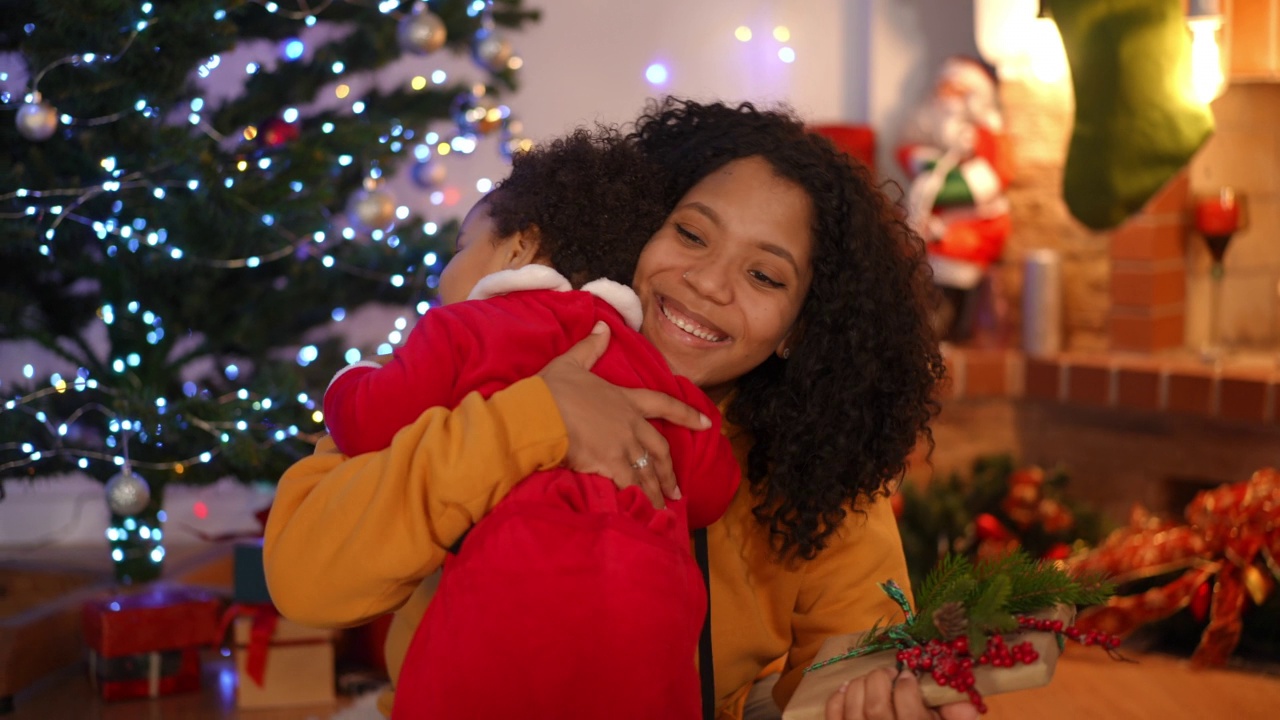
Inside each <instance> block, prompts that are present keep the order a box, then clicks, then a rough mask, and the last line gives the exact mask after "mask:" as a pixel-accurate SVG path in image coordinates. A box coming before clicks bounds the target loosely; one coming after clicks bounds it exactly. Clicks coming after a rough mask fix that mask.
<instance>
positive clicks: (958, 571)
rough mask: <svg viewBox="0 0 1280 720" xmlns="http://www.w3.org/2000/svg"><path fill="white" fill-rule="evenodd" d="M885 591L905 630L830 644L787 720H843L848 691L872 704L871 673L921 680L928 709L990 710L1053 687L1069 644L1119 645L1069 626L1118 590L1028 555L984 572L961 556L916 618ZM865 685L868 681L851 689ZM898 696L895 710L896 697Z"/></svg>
mask: <svg viewBox="0 0 1280 720" xmlns="http://www.w3.org/2000/svg"><path fill="white" fill-rule="evenodd" d="M881 587H882V588H883V589H884V591H885V592H886V593H888V594H889V596H890V597H892V598H894V600H896V601H897V602H898V604H899V605H900V606H901V607H902V609H903V613H904V615H905V620H904V622H901V623H898V624H896V625H891V626H887V627H884V626H880V625H877V626H876V627H873V628H872V629H871V630H869V631H867V632H865V633H858V634H854V635H843V636H836V637H832V638H830V639H828V640H827V642H826V643H825V644H824V645H823V647H822V649H821V650H820V651H819V653H818V661H817V662H815V663H814V664H813V665H812V666H810V667H809V668H808V670H807V671H806V675H805V678H804V680H803V681H801V683H800V686H799V688H797V690H796V694H795V696H794V697H793V698H792V700H791V703H790V704H788V706H787V709H786V712H785V713H784V714H783V718H784V719H785V720H806V719H809V718H812V719H815V720H816V719H818V718H823V717H824V716H825V717H833V716H834V717H840V715H839V714H835V715H832V714H831V713H830V712H828V707H829V705H830V704H834V703H836V702H837V701H836V700H835V699H834V698H833V697H832V695H833V693H838V692H839V691H840V688H841V687H844V693H845V696H846V697H845V704H846V705H848V704H850V702H851V700H850V698H849V696H848V693H849V692H851V691H852V692H855V693H865V694H867V696H868V697H869V696H870V693H872V691H873V690H874V689H875V686H876V685H877V684H878V683H880V681H879V680H876V679H873V678H870V677H868V676H869V674H871V673H875V672H876V671H878V670H882V669H885V668H887V669H890V670H893V671H894V672H895V673H896V672H898V671H906V672H909V673H911V674H912V675H915V676H918V677H919V678H920V685H919V694H920V696H921V697H923V699H924V704H925V705H927V706H930V707H938V706H942V705H946V704H949V703H956V702H962V701H964V700H966V699H967V700H968V701H969V702H971V703H972V704H973V705H974V706H975V707H976V708H977V710H978V712H985V710H986V706H985V704H984V702H983V697H984V696H985V695H990V694H994V693H1001V692H1009V691H1011V690H1020V689H1024V688H1031V687H1037V686H1040V685H1044V684H1046V683H1048V682H1049V679H1050V678H1051V677H1052V675H1053V668H1054V664H1055V663H1056V661H1057V657H1058V653H1059V652H1060V650H1061V646H1062V643H1063V642H1064V639H1066V638H1069V639H1073V640H1076V641H1078V642H1080V643H1082V644H1085V645H1102V646H1103V647H1105V648H1107V649H1108V650H1114V648H1115V647H1116V646H1117V645H1118V644H1119V643H1118V641H1117V640H1116V639H1115V638H1113V637H1111V636H1109V635H1106V634H1105V633H1097V632H1089V633H1084V632H1081V631H1079V630H1078V629H1076V628H1074V627H1072V626H1071V619H1072V617H1073V616H1074V612H1075V611H1074V606H1075V605H1077V604H1086V605H1087V604H1095V603H1098V602H1102V601H1103V600H1105V599H1106V597H1107V596H1108V595H1109V594H1110V592H1111V590H1110V588H1109V587H1108V586H1106V585H1105V584H1104V583H1102V582H1101V581H1100V580H1099V579H1098V578H1096V577H1092V576H1091V577H1087V578H1083V579H1078V578H1075V577H1072V576H1070V575H1068V574H1066V573H1065V572H1063V571H1062V570H1060V569H1058V568H1057V567H1056V566H1054V565H1052V564H1050V563H1041V562H1037V561H1035V560H1032V559H1031V558H1030V557H1028V556H1027V555H1026V554H1025V553H1021V552H1017V553H1013V554H1010V555H1008V556H1005V557H1000V558H995V559H991V560H986V561H982V562H980V563H978V564H977V565H974V564H972V563H971V562H970V561H969V560H968V559H966V558H963V557H956V556H952V557H948V558H946V559H944V560H943V561H942V563H941V564H940V565H939V566H938V567H937V568H936V569H935V570H934V571H933V572H932V573H931V574H930V575H929V577H928V578H926V580H925V582H924V583H923V584H922V586H921V588H920V596H919V606H918V607H919V611H918V612H913V611H912V609H911V606H910V603H909V602H908V601H907V598H906V594H905V593H903V592H902V590H901V589H900V588H898V586H897V585H895V584H893V583H892V582H888V583H883V584H882V585H881ZM860 678H866V679H864V680H860V681H859V682H857V684H856V685H855V684H853V683H850V685H847V686H846V685H844V683H846V682H849V681H852V680H857V679H860ZM885 679H887V675H886V676H885ZM881 684H882V683H881ZM882 691H883V688H881V695H880V696H877V698H876V699H877V701H878V702H879V701H880V700H879V698H880V697H882V695H883V692H882ZM893 692H894V701H895V705H894V706H895V708H896V707H898V703H897V693H898V692H899V691H898V690H897V689H894V691H893ZM853 700H855V701H856V700H857V698H856V697H855V698H853ZM861 702H862V703H864V704H865V702H866V700H865V699H863V700H861ZM855 704H856V703H855ZM948 715H950V713H948ZM846 717H857V716H856V715H852V716H850V715H846Z"/></svg>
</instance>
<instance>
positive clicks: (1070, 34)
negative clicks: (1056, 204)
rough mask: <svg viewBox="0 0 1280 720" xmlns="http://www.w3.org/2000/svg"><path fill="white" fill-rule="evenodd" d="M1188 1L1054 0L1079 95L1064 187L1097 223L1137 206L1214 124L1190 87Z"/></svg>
mask: <svg viewBox="0 0 1280 720" xmlns="http://www.w3.org/2000/svg"><path fill="white" fill-rule="evenodd" d="M1182 3H1183V0H1048V6H1049V8H1050V11H1051V12H1052V14H1053V19H1054V21H1055V22H1056V23H1057V24H1058V30H1059V31H1060V32H1061V33H1062V42H1063V45H1065V46H1066V49H1067V60H1068V61H1069V62H1070V64H1071V82H1072V85H1073V87H1074V89H1075V101H1076V117H1075V127H1074V129H1073V131H1072V134H1071V144H1070V146H1069V148H1068V150H1067V166H1066V169H1065V171H1064V176H1063V191H1062V194H1063V198H1064V199H1065V200H1066V203H1067V208H1068V209H1070V211H1071V214H1072V215H1074V216H1075V217H1076V218H1077V219H1079V220H1080V222H1082V223H1084V224H1085V225H1088V226H1089V227H1091V228H1094V229H1096V230H1100V229H1104V228H1109V227H1114V226H1116V225H1119V224H1120V223H1121V222H1122V221H1123V220H1124V219H1125V218H1126V217H1128V216H1129V215H1131V214H1133V213H1134V212H1136V211H1137V210H1139V209H1140V208H1141V207H1142V205H1143V204H1144V203H1145V202H1146V201H1147V200H1148V199H1149V198H1150V197H1151V196H1152V195H1154V194H1155V193H1156V191H1157V190H1159V189H1160V187H1161V186H1162V185H1164V183H1165V182H1167V181H1168V180H1169V179H1170V178H1171V177H1173V176H1174V174H1176V173H1177V172H1178V171H1179V170H1180V169H1181V168H1183V167H1185V166H1186V164H1187V162H1188V161H1189V160H1190V159H1191V156H1192V155H1193V154H1194V153H1195V151H1196V150H1197V149H1198V148H1199V147H1200V145H1201V144H1203V143H1204V141H1205V140H1207V139H1208V138H1209V135H1210V134H1212V132H1213V115H1212V114H1211V113H1210V111H1209V107H1208V106H1207V105H1206V104H1204V103H1200V102H1197V101H1196V100H1195V99H1194V96H1193V94H1192V92H1191V71H1190V70H1191V40H1190V36H1189V35H1188V31H1187V25H1186V21H1185V19H1184V17H1183V12H1182Z"/></svg>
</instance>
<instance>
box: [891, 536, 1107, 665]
mask: <svg viewBox="0 0 1280 720" xmlns="http://www.w3.org/2000/svg"><path fill="white" fill-rule="evenodd" d="M1112 593H1113V589H1112V587H1111V586H1110V585H1109V584H1107V583H1106V582H1104V581H1103V580H1102V578H1101V576H1099V575H1088V576H1083V577H1073V576H1072V575H1070V574H1068V573H1066V572H1065V571H1063V570H1062V569H1060V568H1059V567H1058V566H1057V565H1056V564H1054V563H1052V562H1046V561H1038V560H1034V559H1032V558H1031V556H1029V555H1027V554H1026V553H1025V552H1022V551H1021V550H1019V551H1016V552H1013V553H1010V554H1008V555H1005V556H1001V557H998V558H993V559H989V560H983V561H980V562H978V563H976V564H975V563H973V562H972V561H971V560H969V559H968V558H967V557H965V556H963V555H948V556H946V557H944V558H943V559H942V561H941V562H940V563H939V565H938V567H937V568H935V569H934V570H933V571H932V572H930V573H929V575H928V577H926V578H925V581H924V583H923V584H922V585H921V586H920V594H919V595H918V596H917V597H916V612H915V613H914V615H913V616H912V617H910V618H909V619H908V620H907V622H906V627H905V630H906V634H907V635H909V636H910V637H912V638H913V639H915V641H916V642H917V643H921V644H923V643H926V642H928V641H930V640H933V639H935V638H942V633H941V631H940V630H939V628H938V627H937V625H936V624H935V623H934V621H933V618H934V613H936V612H937V611H938V610H939V609H941V608H943V606H946V605H948V604H950V603H958V604H959V605H960V606H962V607H963V608H964V609H965V610H966V611H967V617H968V621H969V625H968V630H967V633H968V635H969V642H970V644H971V646H972V647H974V648H981V647H983V646H984V645H985V644H986V643H985V638H986V636H988V635H993V634H1001V633H1007V632H1012V631H1013V630H1016V629H1017V627H1018V620H1017V617H1016V616H1017V615H1025V614H1029V613H1034V612H1038V611H1040V610H1045V609H1048V608H1051V607H1053V606H1055V605H1096V604H1099V603H1102V602H1104V601H1106V599H1107V598H1108V597H1110V596H1111V595H1112ZM875 637H876V636H875V635H870V634H869V635H868V636H867V642H873V641H874V640H875Z"/></svg>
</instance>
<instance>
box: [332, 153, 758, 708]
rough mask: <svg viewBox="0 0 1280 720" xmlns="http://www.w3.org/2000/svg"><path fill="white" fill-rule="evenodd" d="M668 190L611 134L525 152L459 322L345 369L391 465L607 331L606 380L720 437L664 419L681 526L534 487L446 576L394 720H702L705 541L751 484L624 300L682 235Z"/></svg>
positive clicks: (367, 446)
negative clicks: (402, 434)
mask: <svg viewBox="0 0 1280 720" xmlns="http://www.w3.org/2000/svg"><path fill="white" fill-rule="evenodd" d="M658 187H661V182H660V177H659V176H658V173H657V172H656V171H655V170H653V169H651V166H650V165H649V164H648V163H647V161H646V160H645V159H644V158H643V157H642V156H641V155H640V154H639V153H638V152H637V151H636V150H635V149H634V148H633V147H632V146H630V145H629V144H627V143H625V142H624V141H623V140H621V139H619V138H618V137H616V136H615V135H613V134H609V133H599V134H595V135H592V134H589V133H587V132H585V131H578V132H577V133H575V134H573V135H571V136H569V137H567V138H565V139H563V140H559V141H556V142H554V143H551V144H550V145H549V146H546V147H543V148H538V149H535V150H533V151H531V152H529V153H525V154H522V155H520V156H517V158H516V159H515V160H514V162H513V167H512V171H511V176H510V177H509V178H508V179H507V180H505V181H504V182H503V183H502V184H501V185H500V186H499V187H498V188H497V189H496V190H494V191H493V192H491V193H490V194H489V195H488V196H486V197H485V198H484V199H482V200H481V201H480V202H479V203H477V204H476V206H475V207H473V208H472V209H471V212H470V213H468V215H467V217H466V219H465V220H464V221H463V225H462V228H461V230H460V232H459V235H458V249H457V254H456V255H455V256H454V257H453V259H452V260H451V261H450V263H449V265H448V266H447V267H446V268H445V270H444V272H443V273H442V275H441V279H440V297H441V299H442V300H443V301H444V303H445V306H444V307H441V308H437V309H433V310H431V311H430V312H428V313H427V314H426V315H424V316H423V318H422V319H421V320H420V321H419V323H418V325H417V326H416V327H415V328H414V329H413V331H412V332H411V333H410V335H409V337H408V338H407V340H406V341H405V344H404V346H403V347H401V348H400V349H398V350H397V351H396V353H395V355H394V357H393V358H392V359H391V361H390V362H389V363H388V364H387V365H386V366H382V367H380V366H378V365H377V364H374V363H356V364H355V365H353V366H350V367H348V368H345V369H344V370H343V371H341V372H339V373H338V375H337V376H335V378H334V380H333V382H332V383H331V385H330V387H329V390H328V391H327V392H326V394H325V401H324V412H325V418H326V421H327V423H328V425H329V429H330V432H331V433H332V435H333V438H334V441H335V442H336V443H337V445H338V447H339V448H340V449H341V450H342V451H343V452H344V453H345V454H348V455H350V454H356V453H363V452H369V451H372V450H377V449H381V448H384V447H386V446H387V445H388V444H389V443H390V440H391V437H392V436H393V435H394V434H395V433H396V432H397V431H398V430H399V429H400V428H402V427H404V426H406V425H408V424H410V423H411V422H413V421H414V420H415V419H416V418H417V417H418V415H419V414H421V412H422V411H423V410H425V409H427V408H428V407H432V406H437V405H444V406H449V407H453V406H455V405H457V403H458V402H460V401H461V400H462V398H463V397H464V396H465V395H466V394H467V393H470V392H475V391H478V392H480V393H482V394H484V395H486V396H487V395H489V394H491V393H493V392H496V391H497V390H499V389H501V388H503V387H505V386H507V385H508V384H510V383H512V382H515V381H516V380H519V379H522V378H525V377H528V376H530V375H533V374H535V373H537V372H538V371H539V370H541V369H542V367H543V366H545V365H546V364H547V363H548V362H549V361H551V360H552V359H554V358H555V357H557V356H559V355H560V354H562V353H564V352H565V351H566V350H568V349H569V348H570V347H572V346H573V345H574V344H575V343H577V342H578V341H580V340H581V339H582V338H584V337H586V335H587V334H588V333H589V332H591V331H592V328H593V327H594V326H595V325H596V324H597V323H598V322H601V321H603V322H604V323H606V324H608V326H609V330H610V332H611V333H612V339H611V342H610V344H609V348H608V350H607V351H606V352H605V354H604V356H603V357H601V359H600V360H599V361H598V362H597V363H596V364H595V366H594V368H593V372H596V373H597V374H599V375H601V376H602V377H604V378H605V379H607V380H609V381H611V382H613V383H616V384H621V385H626V386H629V387H645V388H651V389H655V390H659V391H661V392H665V393H668V394H671V395H674V396H675V397H677V398H678V399H681V400H683V401H685V402H687V403H689V404H691V405H693V406H694V407H696V408H697V409H699V410H700V411H701V412H703V413H704V414H705V415H707V416H708V417H710V418H712V419H713V426H712V428H711V429H710V430H706V431H701V432H693V431H689V430H685V429H683V428H680V427H676V426H673V425H669V424H666V423H655V426H656V427H657V429H658V430H659V431H660V432H661V433H662V434H663V436H664V438H665V439H666V440H667V442H668V443H669V445H670V450H671V457H672V464H673V468H674V470H675V473H676V476H677V479H678V481H679V487H680V496H681V497H680V499H676V500H671V501H669V502H668V504H667V506H666V508H665V509H663V510H655V509H654V507H653V506H652V505H651V504H650V502H649V501H648V500H647V499H646V498H645V496H644V495H643V494H642V493H641V491H640V490H639V488H637V487H628V488H626V489H624V490H621V491H619V490H617V489H616V488H615V487H614V485H613V483H612V482H611V481H610V480H608V479H606V478H604V477H601V476H596V475H587V474H581V473H575V472H572V471H570V470H567V469H562V468H558V469H552V470H547V471H543V472H539V473H537V474H535V475H533V476H530V477H529V478H526V479H525V480H524V481H523V482H521V483H519V484H518V485H516V486H515V488H514V489H513V490H512V491H511V492H510V494H509V495H508V496H507V497H506V498H504V499H503V500H502V501H501V502H500V503H499V504H498V506H497V508H496V509H495V510H494V511H493V512H492V513H490V514H489V515H488V516H487V517H486V518H485V519H483V520H481V521H480V523H479V524H477V525H476V526H475V528H474V529H473V530H472V532H471V533H470V534H469V535H468V536H467V538H466V540H465V542H463V543H462V545H461V549H460V551H459V552H458V554H457V555H456V556H452V557H451V558H450V559H449V560H448V561H447V562H446V563H445V569H444V575H443V576H442V578H441V582H440V586H439V589H438V591H437V592H436V595H435V597H434V598H433V599H432V602H431V606H430V607H429V608H428V611H427V615H426V617H425V618H424V621H423V623H422V625H421V626H420V627H419V630H418V632H417V634H416V635H415V636H414V639H413V642H412V644H411V645H410V648H409V652H408V655H407V656H406V658H405V663H404V666H403V668H402V670H401V673H400V682H399V687H397V691H396V701H395V708H394V711H393V717H395V718H423V717H429V718H450V719H453V718H497V717H525V718H603V717H609V718H636V719H637V720H639V719H641V718H646V719H647V718H659V717H660V718H675V719H680V718H697V717H698V714H699V690H698V677H697V672H696V670H695V667H694V658H695V656H696V649H697V638H698V633H699V630H700V628H701V625H702V622H703V618H704V616H705V613H706V603H707V598H706V593H705V590H704V587H703V582H702V578H701V574H700V573H699V571H698V568H697V566H696V564H695V563H694V561H693V558H692V556H691V553H690V551H689V529H690V528H691V527H693V528H698V527H705V526H707V525H709V524H711V523H712V522H713V521H714V520H716V519H717V518H718V517H719V516H720V515H721V514H722V513H723V512H724V510H725V508H726V507H727V506H728V504H729V502H730V500H731V499H732V497H733V495H734V493H735V491H736V490H737V486H738V479H739V471H738V466H737V464H736V462H735V461H734V458H733V455H732V452H731V449H730V447H729V443H728V441H727V440H726V439H725V438H724V437H723V436H722V435H721V433H720V430H719V427H720V416H719V413H718V412H717V411H716V409H715V406H714V405H713V404H712V403H711V401H710V400H709V399H708V398H707V397H706V395H704V394H703V393H702V392H701V391H700V390H698V389H697V388H696V387H694V386H693V384H692V383H690V382H689V381H687V380H685V379H684V378H679V377H676V376H675V375H673V374H672V373H671V371H670V370H669V369H668V367H667V364H666V362H665V361H664V360H663V358H662V356H661V355H660V354H659V353H658V352H657V350H656V349H655V348H654V347H653V346H652V345H651V344H650V343H649V342H648V341H647V340H645V339H644V338H643V337H642V336H641V335H640V334H639V333H638V332H637V329H638V328H639V326H640V319H641V318H640V312H641V311H640V301H639V298H637V297H636V295H635V293H634V292H632V291H631V289H630V288H629V287H626V286H625V285H623V284H621V283H624V282H629V281H630V279H631V275H632V273H633V271H634V268H635V263H636V259H637V258H638V256H639V253H640V250H641V248H642V247H643V246H644V243H645V242H646V241H647V240H648V238H649V236H650V235H651V234H652V233H653V232H654V231H655V230H656V229H657V228H658V227H659V226H660V225H661V223H662V222H663V221H664V219H665V210H666V209H665V208H664V207H663V206H662V205H661V203H660V200H659V199H658V196H659V195H660V193H657V192H655V191H654V190H653V189H654V188H658ZM587 281H590V282H587ZM572 288H578V290H573V289H572ZM464 297H465V298H468V300H469V301H468V302H459V303H457V304H452V303H454V302H456V301H458V300H461V299H463V298H464ZM636 461H637V463H640V464H643V463H644V462H646V461H647V458H644V457H641V458H636ZM406 500H407V501H408V499H406ZM371 561H376V559H373V558H371Z"/></svg>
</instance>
